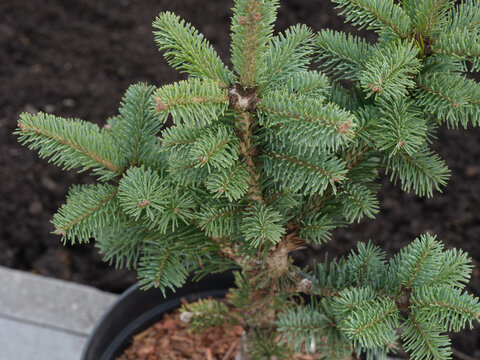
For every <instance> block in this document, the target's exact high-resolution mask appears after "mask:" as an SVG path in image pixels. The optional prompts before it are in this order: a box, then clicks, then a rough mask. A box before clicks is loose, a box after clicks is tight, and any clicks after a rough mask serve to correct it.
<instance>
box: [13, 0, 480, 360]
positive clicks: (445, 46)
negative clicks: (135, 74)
mask: <svg viewBox="0 0 480 360" xmlns="http://www.w3.org/2000/svg"><path fill="white" fill-rule="evenodd" d="M334 2H335V3H336V4H337V5H338V7H339V8H341V9H342V10H341V11H342V14H343V15H344V16H345V17H346V20H347V21H349V22H352V23H353V24H354V25H357V26H359V27H360V28H367V29H372V30H374V31H375V32H376V33H377V34H378V42H376V43H375V44H372V43H368V42H366V41H365V40H364V39H362V38H359V37H356V36H353V35H348V34H344V33H340V32H335V31H331V30H322V31H320V32H319V33H318V34H314V33H313V32H312V31H311V30H310V29H309V28H308V27H306V26H303V25H296V26H292V27H290V28H289V29H287V30H286V31H284V32H282V33H279V34H276V35H275V34H274V33H273V24H274V21H275V18H276V13H277V8H278V6H279V4H278V0H237V1H235V4H234V9H233V17H232V25H231V40H232V41H231V46H230V48H231V62H232V64H233V68H232V69H229V68H227V66H225V65H224V63H223V62H222V60H221V59H220V58H219V56H218V55H217V54H216V52H215V50H214V49H213V47H212V46H211V45H210V44H209V42H208V41H207V39H205V38H204V37H203V36H202V35H201V34H200V33H198V32H197V30H195V29H194V28H193V27H192V26H191V25H190V24H188V23H186V22H185V21H183V20H181V19H180V18H179V17H178V16H176V15H174V14H172V13H169V12H165V13H161V14H160V15H159V16H158V17H157V19H156V20H155V22H154V24H153V26H154V35H155V41H156V43H157V45H158V47H159V49H160V50H161V51H162V52H163V54H164V55H165V58H166V59H167V61H168V63H169V64H170V65H171V66H172V67H173V68H175V69H177V70H179V71H181V72H184V73H187V74H188V79H187V80H184V81H179V82H176V83H174V84H170V85H164V86H161V87H159V88H157V87H155V86H151V85H147V84H144V83H139V84H136V85H132V86H131V87H130V88H129V89H128V90H127V92H126V93H125V96H124V98H123V100H122V102H121V104H120V110H119V114H118V116H116V117H113V118H110V119H108V120H107V124H106V126H105V127H103V128H99V127H97V126H96V125H94V124H92V123H88V122H85V121H82V120H78V119H63V118H59V117H56V116H54V115H50V114H45V113H38V114H35V115H33V114H29V113H24V114H22V115H21V116H20V120H19V122H18V129H17V131H16V134H17V135H18V136H19V139H20V141H21V142H22V143H23V144H26V145H28V146H29V147H30V148H32V149H36V150H38V152H39V154H40V156H41V157H45V158H48V159H49V160H50V161H51V162H53V163H55V164H57V165H59V166H61V167H63V168H64V169H71V168H76V169H79V170H80V171H90V172H91V173H92V174H93V175H95V176H97V177H98V183H96V184H93V185H76V186H73V187H72V188H71V190H70V192H69V194H68V196H67V202H66V204H65V205H63V206H62V207H61V208H60V209H59V210H58V213H57V214H56V215H55V216H54V219H53V224H54V226H55V228H56V230H55V232H56V233H57V234H59V235H61V236H62V239H63V242H64V243H66V242H72V243H74V242H77V241H78V242H86V241H89V239H90V238H94V239H95V240H96V244H97V246H98V248H99V249H100V252H101V253H102V254H103V255H104V257H105V261H107V262H109V263H110V264H112V265H115V266H117V267H128V268H136V269H137V270H138V276H139V280H140V283H141V284H142V286H143V287H144V288H149V287H152V286H154V287H158V288H160V289H161V290H162V291H163V292H164V293H165V291H166V289H168V288H169V289H172V290H174V289H176V288H178V287H180V286H182V284H184V282H185V281H186V279H187V276H188V275H189V273H193V274H194V275H195V276H196V277H201V276H204V275H206V274H208V273H212V272H219V271H224V270H227V269H235V270H236V272H235V274H236V275H235V278H236V287H235V288H233V289H231V290H230V292H229V295H228V296H227V302H228V306H227V304H225V303H224V302H220V301H217V300H213V299H209V300H201V301H199V302H196V303H193V304H189V305H185V306H184V308H183V311H184V313H185V314H186V316H185V318H188V319H190V327H191V329H192V330H196V331H201V329H202V327H208V326H217V325H220V324H237V325H242V326H243V327H244V329H245V336H244V341H243V342H242V346H241V348H240V353H241V354H242V356H243V359H289V358H291V357H292V356H293V353H294V352H300V351H303V352H307V353H309V352H310V353H312V355H313V356H314V357H315V358H318V359H358V358H360V356H362V354H365V355H366V357H367V358H368V359H372V358H373V356H374V355H377V356H379V357H382V356H385V355H386V354H387V353H388V352H390V351H394V350H395V349H396V348H397V347H401V346H403V348H404V349H405V350H406V351H407V353H408V354H409V356H410V357H411V358H412V359H425V360H428V359H449V358H451V351H450V340H449V338H448V336H447V335H445V333H446V332H450V331H459V330H460V329H462V328H464V327H465V326H467V325H468V326H472V323H473V322H475V321H478V319H479V316H480V305H479V300H478V298H476V297H474V296H472V295H469V294H467V293H466V292H465V291H464V287H465V284H466V283H467V282H468V280H469V277H470V273H471V270H472V265H471V260H470V258H469V257H468V256H467V254H466V253H464V252H463V251H461V250H455V249H445V247H444V245H443V244H442V242H441V241H439V240H437V239H436V237H435V236H433V235H430V234H424V235H419V237H418V238H417V239H415V240H414V241H413V242H412V243H411V244H410V245H409V246H407V247H406V248H404V249H403V250H401V251H400V252H399V253H398V254H397V255H395V256H394V257H393V258H391V259H387V257H386V254H385V253H384V252H383V251H382V250H381V249H380V248H379V247H377V246H373V245H372V244H371V243H368V244H364V243H359V244H358V246H357V248H356V249H354V250H352V252H351V254H350V255H349V256H347V257H346V258H341V259H333V260H330V261H327V260H325V262H321V263H318V264H317V265H316V266H315V269H314V270H308V269H304V270H303V271H300V269H298V268H297V267H295V266H294V265H293V264H292V261H291V259H290V253H291V252H292V251H294V250H296V249H301V248H303V247H305V246H307V244H309V243H319V244H321V243H323V242H326V241H329V240H330V238H331V233H332V230H334V229H335V228H337V227H339V226H346V225H348V224H349V223H351V222H354V221H359V220H360V219H362V218H364V217H369V218H373V217H374V216H375V214H376V213H377V212H378V210H379V206H378V201H377V198H376V191H377V189H378V184H377V182H376V179H377V174H378V171H379V170H381V169H383V170H384V171H386V172H387V173H388V174H389V175H390V177H391V180H392V181H393V182H394V183H398V184H399V186H400V187H401V188H402V189H403V190H405V191H413V192H414V193H415V194H417V195H418V196H428V197H430V196H432V195H433V193H434V191H437V190H440V189H441V187H442V186H444V185H445V183H446V181H447V179H448V176H449V170H448V169H447V167H446V165H445V163H444V162H443V160H442V159H440V157H439V156H438V155H437V154H435V153H434V152H433V151H432V150H431V149H430V148H429V145H430V143H431V139H432V138H433V137H434V133H435V129H436V128H437V126H438V125H439V124H441V123H444V122H445V123H446V124H447V125H448V126H451V127H457V126H460V125H461V126H463V127H466V126H467V125H468V124H472V125H478V124H479V122H480V87H479V85H478V83H476V82H475V81H474V80H471V79H470V78H467V77H466V75H465V72H472V71H476V70H478V69H479V68H480V4H479V3H478V1H471V0H468V1H464V2H461V3H458V4H457V3H455V2H454V1H447V0H404V1H400V3H397V2H394V1H393V0H375V1H374V0H334ZM312 61H313V62H315V63H316V64H317V66H318V67H319V69H318V70H311V68H312V66H311V64H312ZM342 84H343V85H342ZM345 84H349V85H348V86H347V87H345ZM169 119H170V120H171V121H172V122H173V126H171V127H168V128H165V127H164V124H165V123H166V121H167V120H169ZM302 294H303V296H300V295H302Z"/></svg>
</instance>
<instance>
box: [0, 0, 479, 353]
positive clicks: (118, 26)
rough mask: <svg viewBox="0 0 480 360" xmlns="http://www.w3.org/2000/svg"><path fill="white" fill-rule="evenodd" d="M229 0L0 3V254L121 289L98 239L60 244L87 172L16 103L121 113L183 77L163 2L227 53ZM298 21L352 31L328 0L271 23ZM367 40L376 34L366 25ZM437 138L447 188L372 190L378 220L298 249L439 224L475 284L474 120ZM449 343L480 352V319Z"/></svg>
mask: <svg viewBox="0 0 480 360" xmlns="http://www.w3.org/2000/svg"><path fill="white" fill-rule="evenodd" d="M232 3H233V2H232V1H225V0H175V1H173V0H155V1H154V0H141V1H140V0H68V1H65V0H44V1H36V0H15V1H13V0H7V1H1V2H0V175H1V176H0V265H3V266H8V267H12V268H16V269H21V270H25V271H30V272H33V273H38V274H43V275H48V276H53V277H58V278H62V279H66V280H71V281H75V282H79V283H83V284H88V285H92V286H95V287H98V288H100V289H103V290H107V291H113V292H121V291H123V290H124V289H126V287H128V286H129V285H130V284H132V283H133V282H134V281H135V274H134V273H133V272H129V271H124V270H122V271H120V270H114V269H112V268H110V267H109V266H108V265H107V264H104V263H103V262H102V261H101V256H100V255H99V254H98V253H97V251H96V249H95V247H94V244H80V245H78V244H77V245H75V246H73V247H72V246H71V245H66V246H62V244H61V243H60V239H59V237H58V236H55V235H52V234H51V231H52V225H51V224H50V223H49V220H50V219H51V217H52V215H53V213H54V212H55V210H56V209H57V208H58V207H59V206H60V205H61V204H62V203H63V202H64V198H65V194H66V192H67V190H68V188H69V186H70V185H71V184H74V183H78V184H82V183H91V182H93V179H92V178H91V177H90V176H89V175H85V174H80V175H79V174H77V173H75V172H73V171H70V172H63V171H61V170H60V169H58V168H56V167H55V166H53V165H50V164H48V163H47V161H45V160H41V159H39V158H38V156H37V154H36V153H35V152H32V151H30V150H28V149H27V148H25V147H22V146H20V145H19V144H18V143H17V140H16V138H15V136H13V135H12V132H13V131H14V129H15V127H16V124H17V118H18V115H19V114H20V113H21V112H23V111H28V112H36V111H40V110H41V111H44V112H48V113H55V114H56V115H59V116H64V117H78V118H82V119H86V120H89V121H92V122H95V123H98V124H100V125H102V124H104V123H105V120H106V119H107V118H108V117H110V116H113V115H115V114H116V113H117V110H118V104H119V102H120V99H121V97H122V95H123V93H124V91H125V90H126V89H127V87H128V86H129V85H130V84H132V83H136V82H139V81H146V82H148V83H151V84H154V85H157V86H158V85H162V84H165V83H170V82H172V81H176V80H179V79H182V78H183V77H184V76H183V75H182V74H180V73H178V72H177V71H176V70H172V69H171V68H170V67H169V66H168V65H167V64H166V62H165V61H164V60H163V58H162V55H161V54H160V53H159V52H158V50H157V48H156V46H155V44H154V41H153V35H152V32H151V23H152V21H153V20H154V18H155V16H156V15H157V14H158V13H159V12H160V11H165V10H170V11H174V12H175V13H177V14H179V15H180V16H181V17H182V18H184V19H186V21H188V22H191V23H192V24H193V25H194V26H195V27H196V28H197V29H198V30H199V31H200V32H202V33H203V34H205V36H206V37H207V38H208V39H209V40H210V41H211V43H212V44H213V46H214V47H215V48H216V50H217V51H218V53H219V54H220V56H221V57H222V58H223V59H224V60H225V61H226V62H227V63H228V60H226V59H228V53H229V36H228V30H229V26H230V21H229V17H230V15H231V10H230V8H231V7H232ZM296 23H304V24H307V25H308V26H310V27H311V28H313V29H314V30H319V29H321V28H325V27H327V28H332V29H337V30H343V31H347V32H354V33H355V32H356V31H355V29H354V28H353V27H351V26H350V25H345V24H343V20H342V18H341V17H338V16H337V15H336V12H335V10H334V9H333V4H331V3H330V1H327V0H283V1H282V7H281V8H280V10H279V16H278V22H277V28H276V30H278V31H281V30H284V29H286V28H287V27H288V26H290V25H294V24H296ZM361 34H362V35H363V36H366V37H367V38H368V39H369V40H374V39H375V36H374V35H373V34H371V33H368V32H361ZM433 148H434V149H435V150H436V151H438V153H439V154H440V155H441V156H442V158H444V159H445V160H446V162H447V163H448V165H449V167H450V169H451V170H452V176H451V178H450V181H449V183H448V185H447V187H446V188H445V189H444V190H443V193H441V194H440V193H436V194H435V196H434V198H432V199H425V198H417V197H415V196H414V195H413V194H409V193H403V192H401V191H400V190H399V189H398V188H397V187H394V186H393V185H391V184H390V183H389V181H388V178H386V177H385V176H383V177H381V179H380V182H382V183H383V187H382V190H381V191H380V192H379V199H380V203H381V211H380V214H379V215H378V216H377V218H376V219H375V220H368V221H363V222H361V223H360V224H354V225H352V226H351V227H349V228H348V229H341V230H338V231H336V233H335V240H334V241H332V242H331V243H329V244H328V245H327V246H316V247H314V248H311V249H308V250H307V251H306V252H304V253H299V254H297V260H298V261H300V262H303V263H304V264H308V263H310V262H311V259H312V257H313V256H317V255H323V254H324V253H325V251H327V250H328V251H329V252H330V253H333V254H336V255H344V254H346V253H347V252H348V249H350V248H352V247H353V246H355V244H356V243H357V242H358V241H367V240H368V239H372V240H373V242H374V243H376V244H379V245H380V246H381V247H382V248H383V249H385V250H387V252H388V253H389V254H393V253H395V252H396V251H397V250H398V249H400V248H401V247H403V246H405V245H406V244H408V243H409V242H410V241H411V240H413V239H414V238H416V237H417V236H418V235H419V234H422V233H425V232H427V231H428V232H431V233H434V234H437V235H438V238H439V239H442V240H443V241H445V243H446V244H447V247H459V248H462V249H464V250H465V251H467V252H468V253H469V254H470V256H471V257H472V258H473V261H474V264H475V265H476V266H477V268H476V270H475V271H474V274H473V278H472V281H471V283H470V285H469V290H470V291H472V292H473V293H475V294H476V295H477V296H478V295H480V271H479V270H478V265H479V263H480V239H479V238H480V211H479V210H478V208H479V205H480V128H473V129H468V131H465V130H451V129H447V128H445V127H442V128H440V130H439V133H438V140H437V141H436V142H435V144H434V145H433ZM453 344H454V346H455V347H456V348H458V349H460V350H461V351H463V352H466V353H468V354H469V355H470V356H474V357H475V358H477V359H480V332H479V330H478V326H477V327H476V330H475V331H473V332H469V333H468V335H462V336H456V337H455V338H454V341H453Z"/></svg>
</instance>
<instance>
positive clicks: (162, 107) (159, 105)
mask: <svg viewBox="0 0 480 360" xmlns="http://www.w3.org/2000/svg"><path fill="white" fill-rule="evenodd" d="M155 102H156V103H157V111H163V110H167V109H168V104H167V103H166V102H163V101H162V99H160V98H157V97H156V98H155Z"/></svg>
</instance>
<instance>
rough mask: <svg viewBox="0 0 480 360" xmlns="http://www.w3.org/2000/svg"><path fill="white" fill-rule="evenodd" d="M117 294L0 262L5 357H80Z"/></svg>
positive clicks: (0, 336) (0, 340) (0, 356)
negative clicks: (21, 269)
mask: <svg viewBox="0 0 480 360" xmlns="http://www.w3.org/2000/svg"><path fill="white" fill-rule="evenodd" d="M116 298H117V295H115V294H110V293H106V292H103V291H100V290H98V289H95V288H92V287H89V286H85V285H80V284H76V283H72V282H68V281H63V280H59V279H52V278H48V277H45V276H41V275H34V274H30V273H27V272H24V271H18V270H13V269H9V268H5V267H1V266H0V360H23V359H29V360H33V359H35V360H44V359H45V360H56V359H59V360H70V359H72V360H78V359H79V358H80V354H81V351H82V348H83V345H84V343H85V340H86V337H87V336H88V334H89V333H90V332H91V331H92V329H93V327H94V326H95V324H96V322H97V321H98V319H99V318H100V317H101V316H102V314H103V313H104V312H105V310H106V309H107V308H108V307H109V306H110V305H111V304H112V302H113V301H115V299H116Z"/></svg>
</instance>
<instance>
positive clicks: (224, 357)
mask: <svg viewBox="0 0 480 360" xmlns="http://www.w3.org/2000/svg"><path fill="white" fill-rule="evenodd" d="M237 345H238V341H234V342H232V344H231V345H230V347H229V348H228V350H227V352H226V353H225V355H224V356H223V358H222V360H227V359H228V358H229V357H230V355H231V354H232V352H233V350H235V349H236V348H237Z"/></svg>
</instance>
